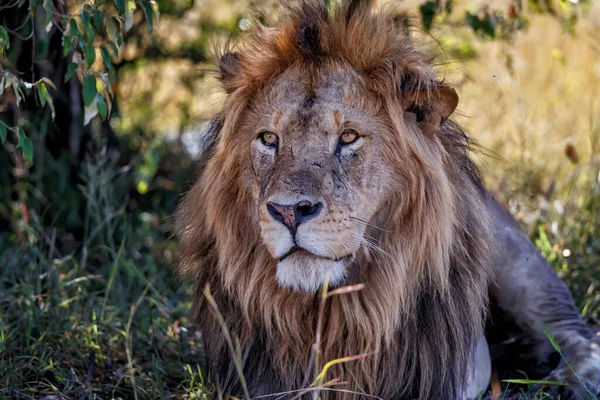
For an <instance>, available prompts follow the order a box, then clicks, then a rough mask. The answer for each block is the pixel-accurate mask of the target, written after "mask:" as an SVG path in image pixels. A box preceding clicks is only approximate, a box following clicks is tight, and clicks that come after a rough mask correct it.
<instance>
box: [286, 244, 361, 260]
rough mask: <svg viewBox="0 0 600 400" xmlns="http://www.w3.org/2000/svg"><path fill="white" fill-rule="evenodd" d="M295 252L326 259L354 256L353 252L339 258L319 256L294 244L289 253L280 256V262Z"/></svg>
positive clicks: (341, 258)
mask: <svg viewBox="0 0 600 400" xmlns="http://www.w3.org/2000/svg"><path fill="white" fill-rule="evenodd" d="M295 253H305V254H306V255H309V256H312V257H316V258H322V259H324V260H331V261H342V260H344V259H348V258H351V257H352V254H347V255H345V256H341V257H339V258H331V257H324V256H319V255H317V254H315V253H311V252H310V251H308V250H306V249H303V248H302V247H300V246H298V245H294V247H292V248H291V249H290V250H289V251H288V252H287V253H285V254H284V255H282V256H281V257H280V258H279V262H281V261H283V260H285V259H286V258H288V257H289V256H291V255H292V254H295Z"/></svg>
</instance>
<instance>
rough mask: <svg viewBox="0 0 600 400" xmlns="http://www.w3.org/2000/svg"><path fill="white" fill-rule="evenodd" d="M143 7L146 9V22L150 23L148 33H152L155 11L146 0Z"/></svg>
mask: <svg viewBox="0 0 600 400" xmlns="http://www.w3.org/2000/svg"><path fill="white" fill-rule="evenodd" d="M142 9H143V10H144V15H146V22H147V23H148V33H150V34H151V33H152V18H153V11H152V6H151V5H150V3H148V2H146V1H144V2H142Z"/></svg>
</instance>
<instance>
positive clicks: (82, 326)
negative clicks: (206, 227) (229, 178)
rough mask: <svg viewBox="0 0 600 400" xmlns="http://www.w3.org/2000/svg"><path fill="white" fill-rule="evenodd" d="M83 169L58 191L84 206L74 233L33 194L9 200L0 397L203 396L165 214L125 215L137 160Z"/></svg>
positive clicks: (0, 306)
mask: <svg viewBox="0 0 600 400" xmlns="http://www.w3.org/2000/svg"><path fill="white" fill-rule="evenodd" d="M83 171H84V172H83V173H82V185H81V186H80V187H78V188H73V187H69V186H65V191H66V192H65V193H62V195H63V196H65V197H66V196H69V195H71V196H74V197H75V198H79V199H80V200H81V201H82V202H83V204H84V205H85V207H83V209H84V210H85V213H84V214H83V215H82V216H81V217H82V221H81V229H80V231H79V232H81V234H82V235H83V236H82V237H81V238H80V240H77V239H76V238H74V237H73V235H72V234H71V233H70V232H68V231H66V230H65V229H64V226H61V222H63V223H64V221H66V220H68V218H66V217H65V215H64V214H62V212H61V211H60V210H57V209H58V208H60V206H59V205H53V204H45V205H43V206H42V203H43V202H36V201H31V203H33V204H32V205H35V204H39V205H40V206H39V208H37V209H36V208H35V207H31V205H29V206H30V207H31V208H29V209H28V210H27V212H26V213H23V209H22V208H20V207H19V204H21V203H20V202H19V201H16V202H14V203H12V204H11V206H12V207H11V208H12V209H13V211H14V213H13V216H14V218H13V221H14V222H13V224H12V228H13V229H14V230H13V231H12V232H11V231H5V232H2V233H0V250H1V252H0V265H2V269H0V398H7V399H21V398H22V399H29V398H30V399H34V398H39V397H43V396H56V397H54V398H138V399H157V398H169V397H173V396H175V397H177V398H190V399H203V398H207V394H208V389H207V387H208V386H207V382H206V381H205V379H204V377H203V376H202V374H201V372H200V369H199V368H198V365H199V363H200V361H201V356H202V349H201V347H200V345H199V334H198V332H196V331H194V330H193V329H192V328H191V327H190V324H189V321H188V315H189V302H187V298H188V293H186V290H185V288H184V286H183V285H182V284H181V282H179V281H178V280H177V279H176V277H175V276H174V273H173V271H172V268H171V266H170V264H172V263H173V256H174V254H175V252H176V250H175V248H174V242H173V241H172V240H169V239H168V236H166V235H165V231H168V224H167V223H168V221H169V219H168V215H169V212H167V211H164V210H160V209H159V210H158V211H155V212H154V213H153V212H149V211H145V210H143V207H144V205H143V204H142V203H143V201H142V200H138V202H139V203H140V204H138V206H137V208H136V209H133V210H131V204H130V203H131V201H132V200H131V198H128V192H127V191H125V190H124V188H125V187H127V185H128V184H133V183H134V182H133V181H134V180H135V179H134V177H135V165H132V168H121V169H117V168H116V167H115V166H113V165H107V163H106V159H104V158H99V160H96V161H94V162H89V163H87V164H85V167H84V168H83ZM46 172H48V171H46ZM51 172H52V171H50V172H49V173H50V175H51ZM15 184H16V185H18V184H19V182H15ZM73 191H78V192H79V194H80V195H81V196H78V195H77V194H74V193H73ZM32 192H33V191H31V192H28V193H29V195H30V196H29V197H28V198H29V199H31V198H32V196H33V194H32ZM151 195H152V193H149V194H148V196H151ZM173 197H176V196H175V195H173ZM57 204H58V203H57ZM44 212H45V213H46V215H42V214H41V213H44ZM161 213H162V215H160V214H161ZM25 214H27V223H25V221H24V219H25ZM57 214H58V215H57ZM51 215H54V218H56V221H57V222H56V223H55V224H53V225H50V226H47V225H45V224H44V223H43V222H42V221H43V220H52V217H51ZM76 217H77V216H73V219H76Z"/></svg>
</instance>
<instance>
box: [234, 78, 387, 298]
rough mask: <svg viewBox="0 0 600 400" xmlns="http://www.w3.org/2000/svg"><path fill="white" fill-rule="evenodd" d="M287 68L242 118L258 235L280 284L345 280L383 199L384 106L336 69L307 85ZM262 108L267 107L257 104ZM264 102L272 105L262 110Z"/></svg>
mask: <svg viewBox="0 0 600 400" xmlns="http://www.w3.org/2000/svg"><path fill="white" fill-rule="evenodd" d="M302 76H303V75H302V73H301V71H296V70H294V69H291V70H289V71H286V73H284V74H282V76H281V77H279V78H278V79H277V80H275V81H274V82H273V84H272V85H271V86H270V87H268V88H266V90H264V91H263V93H262V94H261V95H260V96H257V97H256V98H255V99H254V101H253V103H252V104H251V106H250V108H249V109H250V111H249V112H248V113H247V115H246V118H245V120H244V124H243V126H242V131H243V132H244V133H245V134H246V135H245V140H247V141H248V145H249V146H250V154H251V160H252V169H253V173H254V174H253V179H254V182H252V183H250V186H251V187H253V188H255V190H254V200H255V203H256V207H257V211H258V216H259V221H260V230H261V237H262V240H263V242H264V244H265V245H266V247H267V249H268V250H269V252H270V254H271V255H272V257H273V258H275V259H277V260H278V265H277V280H278V283H279V284H280V285H281V286H284V287H291V288H294V289H297V290H305V291H314V290H316V289H318V288H319V287H320V286H321V285H322V284H323V282H324V280H325V276H326V274H328V273H329V278H330V283H331V284H339V283H341V282H342V281H343V280H344V278H345V277H346V275H347V270H348V267H349V265H350V263H351V262H352V260H353V258H354V257H355V255H356V254H357V252H358V251H359V250H360V249H361V246H368V240H369V239H368V235H367V233H368V232H366V228H367V227H368V225H370V224H371V222H370V221H371V220H372V218H373V217H374V215H375V214H376V212H377V210H378V209H379V208H380V206H381V204H380V203H379V200H377V199H382V198H385V189H386V187H388V186H389V176H390V171H388V168H387V166H386V165H387V164H386V163H385V162H383V147H384V143H383V139H382V135H381V131H382V130H383V129H385V126H383V125H382V124H381V120H382V117H381V114H382V110H381V109H380V105H379V103H378V102H377V100H376V98H375V97H374V96H370V95H369V94H368V93H367V90H366V89H365V87H364V86H363V85H364V84H363V82H362V81H361V78H360V77H359V76H358V75H356V74H353V73H352V72H351V71H350V70H349V69H344V68H339V69H337V70H334V71H332V72H330V73H329V74H327V75H324V76H322V77H320V79H319V80H318V81H317V82H312V83H311V87H307V86H308V85H307V84H306V82H304V81H303V80H302ZM258 110H261V111H260V112H259V111H258ZM264 110H268V111H267V112H265V111H264Z"/></svg>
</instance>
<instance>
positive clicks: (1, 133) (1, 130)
mask: <svg viewBox="0 0 600 400" xmlns="http://www.w3.org/2000/svg"><path fill="white" fill-rule="evenodd" d="M7 134H8V132H7V130H6V126H5V125H4V124H3V123H0V140H1V141H2V144H4V142H6V135H7Z"/></svg>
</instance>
